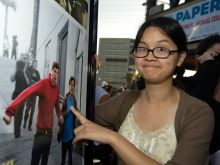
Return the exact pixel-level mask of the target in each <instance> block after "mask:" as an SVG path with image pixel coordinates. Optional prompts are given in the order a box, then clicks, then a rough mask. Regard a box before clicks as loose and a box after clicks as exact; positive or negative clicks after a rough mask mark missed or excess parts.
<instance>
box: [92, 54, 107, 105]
mask: <svg viewBox="0 0 220 165" xmlns="http://www.w3.org/2000/svg"><path fill="white" fill-rule="evenodd" d="M95 60H96V71H98V70H99V68H100V65H101V60H100V57H99V55H95ZM110 97H111V96H110V95H109V94H108V92H107V91H106V90H105V89H103V88H102V87H100V86H98V85H96V89H95V105H97V104H101V103H104V102H106V101H108V100H109V99H110Z"/></svg>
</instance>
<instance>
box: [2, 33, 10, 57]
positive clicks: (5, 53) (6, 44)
mask: <svg viewBox="0 0 220 165" xmlns="http://www.w3.org/2000/svg"><path fill="white" fill-rule="evenodd" d="M9 48H10V44H9V41H8V35H6V36H5V38H4V41H3V57H8V55H9Z"/></svg>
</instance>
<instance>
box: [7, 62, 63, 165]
mask: <svg viewBox="0 0 220 165" xmlns="http://www.w3.org/2000/svg"><path fill="white" fill-rule="evenodd" d="M58 75H59V64H58V63H57V62H53V64H52V70H51V73H50V74H49V75H48V77H47V78H45V79H42V80H40V81H38V82H37V83H35V84H33V85H32V86H30V87H28V88H27V89H26V90H24V91H23V92H21V93H20V94H19V96H17V97H16V99H15V100H14V101H13V102H12V103H11V104H10V105H9V106H8V107H7V108H6V111H5V115H4V117H3V120H4V121H5V123H6V124H10V123H11V118H12V116H15V115H16V114H17V113H18V112H19V108H20V106H21V105H22V104H24V102H25V100H26V99H27V98H28V97H30V96H39V103H38V116H37V124H36V126H37V130H36V134H35V136H34V142H33V147H32V157H31V165H39V162H40V160H41V165H47V162H48V156H49V152H50V145H51V142H52V128H53V120H54V119H53V117H54V114H53V112H54V108H55V109H56V114H57V117H58V120H59V122H60V124H62V123H63V117H62V115H61V111H60V105H59V89H58V86H57V80H58Z"/></svg>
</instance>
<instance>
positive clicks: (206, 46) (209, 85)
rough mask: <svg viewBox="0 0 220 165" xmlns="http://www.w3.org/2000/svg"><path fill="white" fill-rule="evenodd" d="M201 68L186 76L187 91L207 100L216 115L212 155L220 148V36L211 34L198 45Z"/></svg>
mask: <svg viewBox="0 0 220 165" xmlns="http://www.w3.org/2000/svg"><path fill="white" fill-rule="evenodd" d="M197 55H198V56H197V57H198V62H199V69H198V71H197V72H196V74H195V75H193V76H191V77H186V78H184V81H183V83H184V88H185V90H186V92H188V93H189V94H191V95H192V96H194V97H197V98H199V99H201V100H203V101H206V102H207V103H208V104H209V105H210V106H211V107H212V110H213V112H214V115H215V129H214V134H213V138H212V141H211V147H210V155H212V154H214V153H216V152H217V151H219V150H220V140H219V139H220V36H219V35H211V36H209V37H207V38H205V39H204V40H202V41H201V42H200V43H199V45H198V47H197Z"/></svg>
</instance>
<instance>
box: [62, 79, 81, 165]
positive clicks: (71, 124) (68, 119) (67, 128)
mask: <svg viewBox="0 0 220 165" xmlns="http://www.w3.org/2000/svg"><path fill="white" fill-rule="evenodd" d="M74 91H75V78H74V77H70V80H69V92H68V93H67V94H66V97H65V99H64V102H63V106H62V116H63V118H64V123H63V125H62V128H61V130H60V132H59V134H60V135H58V136H59V138H60V140H61V141H62V159H61V165H64V164H65V159H66V153H67V152H68V156H69V165H72V152H73V144H72V140H73V138H74V132H73V130H74V128H75V115H74V114H73V112H72V110H71V106H74V107H75V108H76V109H77V102H76V98H75V95H74ZM60 140H59V139H58V141H60Z"/></svg>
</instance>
